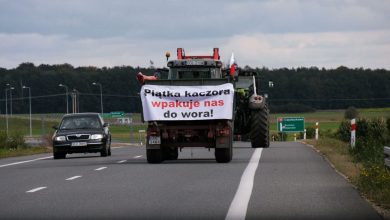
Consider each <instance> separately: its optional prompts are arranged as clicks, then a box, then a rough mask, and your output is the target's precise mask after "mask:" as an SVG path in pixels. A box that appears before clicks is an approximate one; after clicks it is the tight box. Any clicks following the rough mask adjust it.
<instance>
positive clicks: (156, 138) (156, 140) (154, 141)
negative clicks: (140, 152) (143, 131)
mask: <svg viewBox="0 0 390 220" xmlns="http://www.w3.org/2000/svg"><path fill="white" fill-rule="evenodd" d="M149 144H161V138H160V136H150V137H149Z"/></svg>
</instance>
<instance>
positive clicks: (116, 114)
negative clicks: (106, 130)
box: [110, 111, 125, 118]
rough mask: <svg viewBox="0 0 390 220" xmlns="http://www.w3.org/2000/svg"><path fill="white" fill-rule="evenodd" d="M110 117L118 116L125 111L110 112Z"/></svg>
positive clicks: (121, 115)
mask: <svg viewBox="0 0 390 220" xmlns="http://www.w3.org/2000/svg"><path fill="white" fill-rule="evenodd" d="M110 114H111V117H112V118H120V117H123V116H124V115H125V112H122V111H120V112H110Z"/></svg>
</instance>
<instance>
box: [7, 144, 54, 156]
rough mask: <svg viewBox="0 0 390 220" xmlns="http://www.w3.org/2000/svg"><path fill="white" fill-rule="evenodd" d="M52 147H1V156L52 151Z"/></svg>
mask: <svg viewBox="0 0 390 220" xmlns="http://www.w3.org/2000/svg"><path fill="white" fill-rule="evenodd" d="M51 152H52V149H50V148H47V147H25V148H18V149H4V148H0V158H7V157H18V156H27V155H33V154H42V153H51Z"/></svg>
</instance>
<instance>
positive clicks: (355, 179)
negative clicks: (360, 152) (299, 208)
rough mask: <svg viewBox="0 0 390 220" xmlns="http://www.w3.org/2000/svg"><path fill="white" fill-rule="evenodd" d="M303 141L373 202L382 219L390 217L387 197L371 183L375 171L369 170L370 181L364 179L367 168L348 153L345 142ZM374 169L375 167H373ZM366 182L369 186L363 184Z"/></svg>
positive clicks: (332, 140)
mask: <svg viewBox="0 0 390 220" xmlns="http://www.w3.org/2000/svg"><path fill="white" fill-rule="evenodd" d="M305 143H306V144H309V145H312V146H313V147H314V148H315V149H316V150H317V151H318V152H319V153H321V154H322V155H323V156H324V157H325V158H326V159H327V160H328V161H329V162H330V164H331V165H332V166H333V167H334V168H335V169H336V171H338V172H339V173H340V174H341V175H343V176H344V177H345V178H346V179H347V180H349V181H350V182H351V183H352V184H353V185H354V186H355V187H356V188H357V189H358V190H359V192H360V194H361V195H363V196H364V197H365V198H366V199H367V200H368V201H370V202H371V204H373V207H374V208H375V209H376V210H377V211H378V213H379V214H381V215H382V216H383V217H384V219H390V202H389V198H388V196H387V197H384V193H383V190H378V189H380V188H379V186H377V185H375V184H373V183H372V182H373V181H374V182H376V180H377V178H376V177H375V178H372V175H374V174H375V173H374V172H372V171H371V170H370V173H371V175H370V178H369V180H370V182H369V181H367V180H366V179H367V176H368V173H367V168H366V167H364V166H363V165H362V164H361V163H357V162H355V160H354V158H353V157H352V156H351V155H350V153H349V145H348V144H347V143H344V142H342V141H339V140H336V139H332V138H322V139H320V140H318V141H315V140H306V141H305ZM375 169H377V168H376V167H375ZM385 172H387V171H385ZM380 174H381V178H383V176H382V173H380ZM384 175H386V174H384ZM387 175H389V172H387ZM367 183H368V185H369V187H367V186H364V184H366V185H367ZM386 195H389V194H386Z"/></svg>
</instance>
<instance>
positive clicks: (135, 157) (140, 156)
mask: <svg viewBox="0 0 390 220" xmlns="http://www.w3.org/2000/svg"><path fill="white" fill-rule="evenodd" d="M140 157H142V155H138V156H135V157H133V158H134V159H137V158H140Z"/></svg>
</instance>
